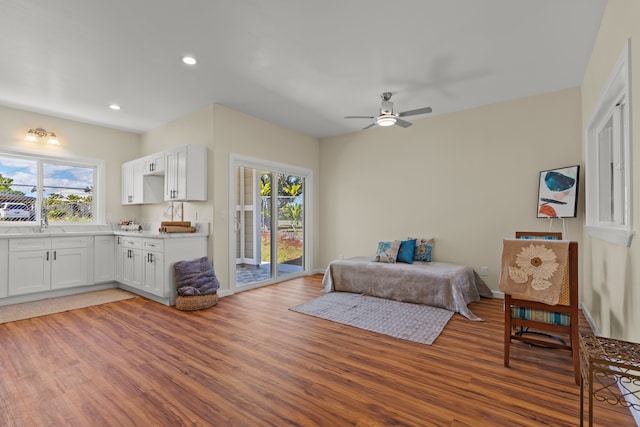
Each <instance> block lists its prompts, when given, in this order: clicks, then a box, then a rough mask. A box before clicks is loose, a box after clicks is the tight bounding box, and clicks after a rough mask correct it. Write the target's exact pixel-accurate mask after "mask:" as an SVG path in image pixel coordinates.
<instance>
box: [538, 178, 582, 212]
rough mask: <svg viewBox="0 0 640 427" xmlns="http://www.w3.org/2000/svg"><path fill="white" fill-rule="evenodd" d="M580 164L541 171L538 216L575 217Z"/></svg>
mask: <svg viewBox="0 0 640 427" xmlns="http://www.w3.org/2000/svg"><path fill="white" fill-rule="evenodd" d="M579 172H580V166H569V167H566V168H560V169H552V170H547V171H542V172H540V183H539V187H538V218H574V217H575V216H576V207H577V205H578V174H579Z"/></svg>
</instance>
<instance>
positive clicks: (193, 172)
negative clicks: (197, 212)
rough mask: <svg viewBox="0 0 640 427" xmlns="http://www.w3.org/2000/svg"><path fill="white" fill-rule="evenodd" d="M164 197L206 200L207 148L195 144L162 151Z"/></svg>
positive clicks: (177, 199)
mask: <svg viewBox="0 0 640 427" xmlns="http://www.w3.org/2000/svg"><path fill="white" fill-rule="evenodd" d="M164 159H165V176H164V199H165V200H166V201H189V200H207V148H206V147H199V146H195V145H185V146H183V147H179V148H174V149H172V150H167V151H165V153H164Z"/></svg>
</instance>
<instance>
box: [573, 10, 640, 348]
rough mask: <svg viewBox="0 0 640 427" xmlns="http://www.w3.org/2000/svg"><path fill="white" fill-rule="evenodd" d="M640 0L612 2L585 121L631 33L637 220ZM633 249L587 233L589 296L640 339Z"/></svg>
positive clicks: (587, 87)
mask: <svg viewBox="0 0 640 427" xmlns="http://www.w3.org/2000/svg"><path fill="white" fill-rule="evenodd" d="M639 23H640V2H638V1H637V0H615V1H609V3H608V5H607V9H606V11H605V15H604V17H603V20H602V23H601V26H600V31H599V33H598V37H597V39H596V43H595V46H594V49H593V52H592V54H591V59H590V61H589V65H588V67H587V71H586V73H585V78H584V81H583V83H582V87H581V89H582V108H581V112H582V122H583V123H584V124H585V125H587V124H588V122H589V119H590V117H591V115H592V112H593V110H594V108H595V106H596V103H597V101H598V99H599V97H600V95H601V93H602V91H603V89H604V85H605V83H606V81H607V79H608V77H609V75H610V73H611V70H612V68H613V66H614V64H615V62H616V60H617V58H618V55H619V54H620V52H621V50H622V47H623V45H624V43H625V41H626V40H627V39H628V38H631V50H632V52H631V72H632V75H631V90H632V94H631V114H632V117H631V121H632V124H631V128H632V144H631V145H632V156H633V159H632V168H633V172H632V174H633V195H632V199H633V220H632V221H633V224H635V226H636V227H637V225H638V223H640V149H639V148H638V147H640V25H639ZM638 239H639V237H638V236H637V235H636V236H635V237H634V239H633V241H632V244H631V247H630V248H624V247H620V246H616V245H613V244H610V243H606V242H604V241H601V240H598V239H591V238H589V236H588V234H587V233H586V232H585V235H584V245H583V251H582V253H583V254H584V258H583V261H584V262H583V264H584V265H585V268H584V270H583V276H584V279H583V281H582V283H583V295H584V302H585V304H586V308H587V310H588V312H589V313H590V314H591V316H592V318H593V320H594V321H595V324H596V328H597V329H599V332H600V333H601V334H602V335H604V336H609V337H613V338H619V339H623V340H629V341H634V342H640V310H638V306H639V305H640V246H639V245H640V242H639V241H638Z"/></svg>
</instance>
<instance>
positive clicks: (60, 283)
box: [8, 236, 89, 296]
mask: <svg viewBox="0 0 640 427" xmlns="http://www.w3.org/2000/svg"><path fill="white" fill-rule="evenodd" d="M88 240H89V238H88V237H86V236H78V237H54V238H46V237H45V238H29V239H11V240H9V268H8V270H9V284H8V295H9V296H14V295H22V294H28V293H33V292H42V291H48V290H54V289H64V288H70V287H76V286H84V285H87V284H89V277H88V276H89V275H88V271H89V266H88V247H87V246H88Z"/></svg>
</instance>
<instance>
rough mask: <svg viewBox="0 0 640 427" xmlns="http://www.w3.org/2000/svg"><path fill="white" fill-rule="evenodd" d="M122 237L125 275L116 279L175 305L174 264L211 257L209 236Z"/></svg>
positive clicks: (132, 288)
mask: <svg viewBox="0 0 640 427" xmlns="http://www.w3.org/2000/svg"><path fill="white" fill-rule="evenodd" d="M118 237H120V245H118V247H120V256H121V257H122V260H123V261H122V275H121V277H120V278H116V280H117V281H118V282H119V283H122V284H123V285H127V287H128V288H130V290H132V291H134V292H136V291H137V290H140V291H142V292H141V293H142V294H143V295H144V296H147V297H149V298H152V299H154V300H155V301H158V302H161V303H163V304H166V305H173V304H175V299H176V283H175V279H174V276H173V265H174V264H175V263H176V262H178V261H186V260H192V259H196V258H200V257H204V256H207V237H206V236H202V235H200V236H171V237H170V238H161V237H128V236H118ZM116 263H117V262H116ZM116 277H118V276H117V274H116ZM138 283H141V285H140V284H138Z"/></svg>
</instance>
